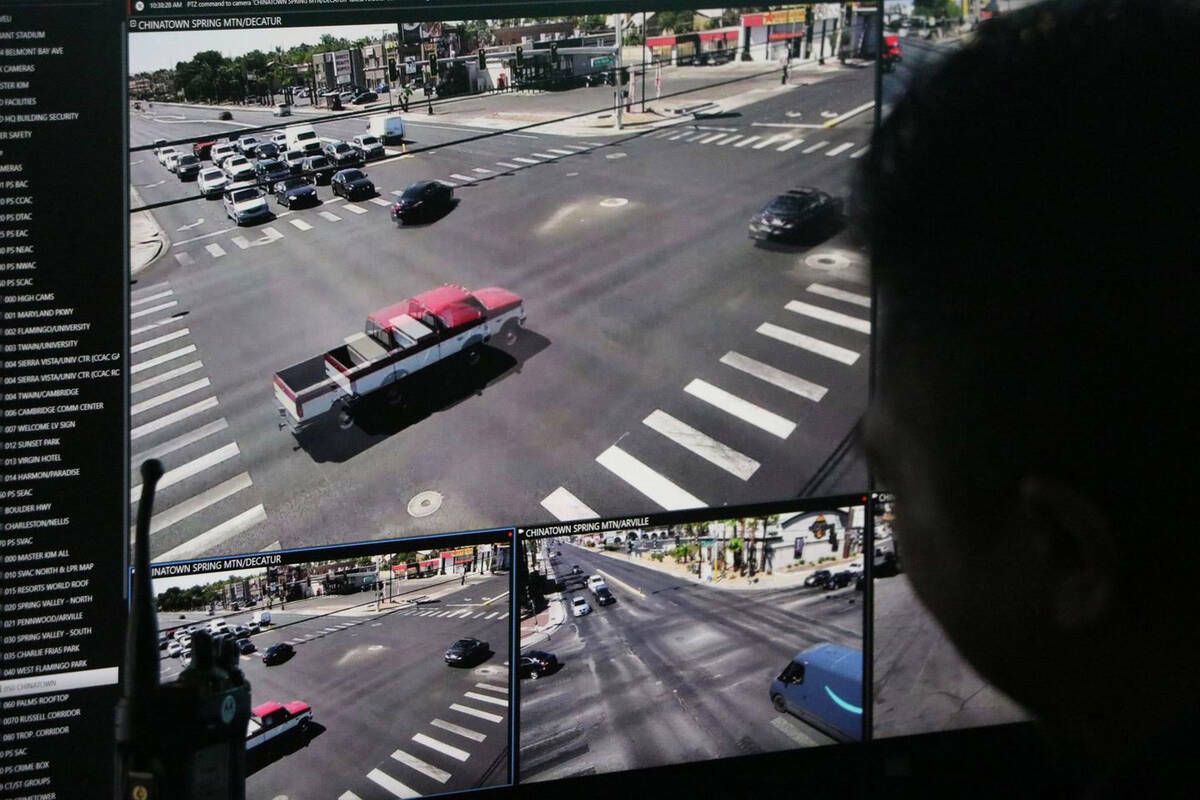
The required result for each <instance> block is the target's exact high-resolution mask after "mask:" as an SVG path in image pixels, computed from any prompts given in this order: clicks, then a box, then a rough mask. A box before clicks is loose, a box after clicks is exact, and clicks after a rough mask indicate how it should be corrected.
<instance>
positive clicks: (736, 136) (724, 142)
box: [717, 133, 742, 147]
mask: <svg viewBox="0 0 1200 800" xmlns="http://www.w3.org/2000/svg"><path fill="white" fill-rule="evenodd" d="M740 138H742V134H740V133H734V134H730V135H728V136H725V137H724V138H722V139H721V140H720V141H718V142H717V147H724V146H725V145H727V144H731V143H733V142H736V141H737V140H738V139H740Z"/></svg>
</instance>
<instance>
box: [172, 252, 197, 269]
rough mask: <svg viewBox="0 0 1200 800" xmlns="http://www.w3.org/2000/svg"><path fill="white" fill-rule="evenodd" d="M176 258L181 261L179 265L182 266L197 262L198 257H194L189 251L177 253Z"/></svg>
mask: <svg viewBox="0 0 1200 800" xmlns="http://www.w3.org/2000/svg"><path fill="white" fill-rule="evenodd" d="M175 260H176V261H178V262H179V266H181V267H190V266H191V265H192V264H195V263H196V259H194V258H192V257H191V256H190V255H189V254H187V253H176V254H175Z"/></svg>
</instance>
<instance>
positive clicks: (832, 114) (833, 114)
mask: <svg viewBox="0 0 1200 800" xmlns="http://www.w3.org/2000/svg"><path fill="white" fill-rule="evenodd" d="M821 116H822V117H824V118H825V119H831V118H833V117H836V116H837V112H836V111H822V112H821Z"/></svg>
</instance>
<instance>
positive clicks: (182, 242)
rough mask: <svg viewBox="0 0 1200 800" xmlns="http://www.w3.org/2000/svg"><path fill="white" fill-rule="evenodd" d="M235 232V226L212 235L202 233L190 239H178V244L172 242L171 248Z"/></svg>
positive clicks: (214, 232)
mask: <svg viewBox="0 0 1200 800" xmlns="http://www.w3.org/2000/svg"><path fill="white" fill-rule="evenodd" d="M235 230H237V227H236V226H234V227H232V228H222V229H221V230H219V231H213V232H212V233H202V234H200V235H199V236H193V237H192V238H190V239H180V240H179V241H178V242H172V243H171V247H179V246H180V245H185V244H191V243H192V242H198V241H200V240H201V239H211V238H212V237H214V236H220V235H221V234H222V233H229V232H230V231H235Z"/></svg>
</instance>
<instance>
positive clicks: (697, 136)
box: [684, 131, 709, 142]
mask: <svg viewBox="0 0 1200 800" xmlns="http://www.w3.org/2000/svg"><path fill="white" fill-rule="evenodd" d="M708 135H709V134H708V131H702V132H700V133H697V134H694V135H692V136H689V137H688V138H686V139H684V141H685V142H696V141H699V140H701V139H703V138H705V137H706V136H708Z"/></svg>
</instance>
